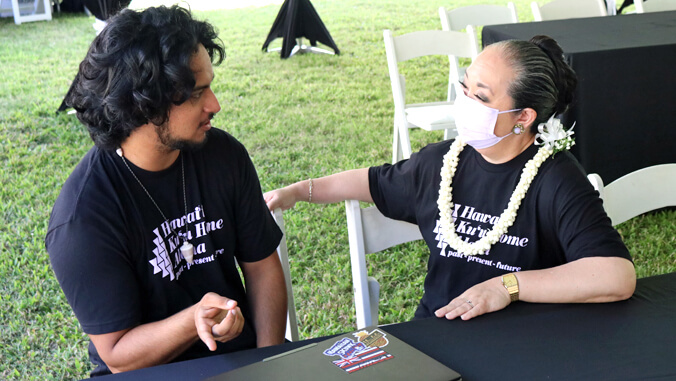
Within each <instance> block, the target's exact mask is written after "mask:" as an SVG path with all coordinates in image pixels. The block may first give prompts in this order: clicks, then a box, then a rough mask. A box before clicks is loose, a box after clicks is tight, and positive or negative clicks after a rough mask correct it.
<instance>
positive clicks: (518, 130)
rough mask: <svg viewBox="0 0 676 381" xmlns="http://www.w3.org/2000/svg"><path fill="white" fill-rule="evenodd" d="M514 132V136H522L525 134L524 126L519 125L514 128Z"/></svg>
mask: <svg viewBox="0 0 676 381" xmlns="http://www.w3.org/2000/svg"><path fill="white" fill-rule="evenodd" d="M512 132H513V133H514V135H521V133H522V132H523V124H521V123H517V124H516V125H515V126H514V127H513V128H512Z"/></svg>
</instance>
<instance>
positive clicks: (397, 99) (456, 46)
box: [383, 27, 479, 163]
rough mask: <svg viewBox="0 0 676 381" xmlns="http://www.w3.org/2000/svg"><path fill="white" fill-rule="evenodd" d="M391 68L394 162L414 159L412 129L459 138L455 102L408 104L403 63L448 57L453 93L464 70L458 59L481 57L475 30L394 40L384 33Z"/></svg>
mask: <svg viewBox="0 0 676 381" xmlns="http://www.w3.org/2000/svg"><path fill="white" fill-rule="evenodd" d="M383 36H384V39H385V53H386V55H387V67H388V69H389V73H390V82H391V84H392V96H393V98H394V131H393V135H394V136H393V142H392V151H393V152H392V162H393V163H394V162H397V161H399V160H401V159H408V158H409V157H411V141H410V138H409V131H408V130H409V128H422V129H424V130H427V131H435V130H444V139H450V138H451V137H454V136H456V135H457V134H456V133H455V131H453V130H454V129H455V120H454V118H453V115H452V105H453V99H448V98H447V99H446V100H445V101H439V102H430V103H419V104H406V80H405V79H404V77H403V76H402V75H401V74H399V65H398V63H399V62H403V61H408V60H410V59H413V58H418V57H423V56H431V55H444V56H448V58H449V62H450V67H451V69H450V73H449V92H448V94H452V93H453V92H452V91H451V87H452V86H453V84H454V83H455V82H457V81H458V80H459V73H460V70H459V68H458V65H457V57H464V58H471V59H474V58H475V57H476V56H477V55H478V54H479V52H478V49H477V46H478V45H477V43H476V37H475V36H476V34H475V32H474V28H472V27H470V28H468V30H467V32H466V33H462V32H454V31H442V30H426V31H419V32H413V33H408V34H404V35H401V36H397V37H394V36H393V35H392V32H391V31H389V30H385V31H384V32H383Z"/></svg>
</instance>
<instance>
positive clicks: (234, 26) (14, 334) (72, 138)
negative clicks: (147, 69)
mask: <svg viewBox="0 0 676 381" xmlns="http://www.w3.org/2000/svg"><path fill="white" fill-rule="evenodd" d="M488 2H489V1H486V3H488ZM470 3H471V2H470V1H468V0H467V1H455V2H452V3H449V2H447V1H441V0H419V1H402V0H397V1H394V0H371V1H368V2H364V1H357V0H340V1H338V0H315V1H313V4H314V6H315V8H316V9H317V11H318V13H319V14H320V15H321V17H322V19H323V20H324V22H325V24H326V25H327V28H328V29H329V30H330V32H331V35H332V37H333V39H334V40H335V41H336V43H337V45H338V47H339V48H340V49H341V52H342V54H341V55H340V56H323V55H301V56H296V57H293V58H291V59H288V60H280V58H279V56H278V55H277V54H266V53H263V52H262V51H261V45H262V44H263V41H264V40H265V37H266V36H267V33H268V31H269V28H270V26H271V25H272V22H273V20H274V18H275V16H276V14H277V11H278V9H279V6H278V5H274V6H267V7H260V8H253V7H252V8H244V9H236V10H223V11H210V12H195V13H196V14H197V15H198V16H199V17H200V18H206V19H208V20H210V21H211V22H212V23H213V24H215V25H216V26H217V28H218V30H219V32H220V36H221V37H222V39H223V41H224V42H225V45H226V51H227V55H228V58H227V59H226V60H225V62H224V63H223V64H222V65H221V66H220V67H218V68H216V75H217V79H216V83H215V86H214V88H215V92H216V94H217V96H218V97H219V100H220V101H221V106H222V107H223V111H222V112H221V113H219V114H218V115H217V117H216V118H215V120H214V124H215V125H216V126H220V127H221V128H224V129H226V130H228V131H229V132H231V133H232V134H233V135H235V136H236V137H237V138H238V139H240V140H241V141H242V142H243V143H244V144H245V145H246V146H247V147H248V149H249V150H250V153H251V156H252V158H253V160H254V163H255V164H256V167H257V169H258V174H259V177H260V179H261V184H262V186H263V189H264V190H271V189H274V188H278V187H281V186H284V185H287V184H290V183H292V182H294V181H297V180H299V179H304V178H308V177H319V176H323V175H327V174H330V173H333V172H335V171H338V170H344V169H353V168H359V167H365V166H370V165H378V164H382V163H385V162H388V161H389V160H390V158H391V141H392V131H391V128H392V127H391V126H392V100H391V93H390V83H389V78H388V74H387V66H386V60H385V52H384V47H383V43H382V30H383V29H386V28H389V29H392V30H393V31H394V32H395V34H401V33H407V32H412V31H415V30H422V29H438V28H439V20H438V15H437V9H438V7H439V6H442V5H443V6H447V7H451V6H462V5H468V4H470ZM495 3H497V4H502V3H503V2H502V1H495ZM528 4H529V1H526V0H519V1H517V7H518V10H519V15H520V19H521V20H522V21H526V20H528V19H529V18H531V16H530V10H529V8H528ZM92 22H93V19H92V18H87V17H85V16H83V15H82V16H80V15H65V14H62V15H57V16H56V17H55V18H54V20H52V21H51V22H35V23H27V24H23V25H19V26H16V25H14V24H13V22H12V20H11V19H9V18H4V19H0V81H1V86H0V143H1V144H0V163H2V164H1V165H0V180H1V183H2V188H1V189H0V198H1V200H2V201H1V202H0V215H1V216H2V221H1V223H0V279H1V280H2V282H1V283H2V285H1V286H0V300H1V301H2V304H1V307H2V308H0V379H36V380H43V379H78V378H83V377H86V376H87V374H88V371H89V368H90V364H89V361H88V359H87V353H86V343H87V341H88V340H87V337H86V335H84V334H83V333H82V331H81V330H80V328H79V325H78V323H77V320H76V319H75V318H74V316H73V314H72V312H71V310H70V308H69V306H68V304H67V303H66V301H65V298H64V296H63V294H62V292H61V290H60V288H59V285H58V284H57V282H56V280H55V278H54V275H53V273H52V270H51V268H50V265H49V259H48V256H47V253H46V252H45V249H44V244H43V239H44V235H45V233H46V227H47V221H48V218H49V213H50V210H51V206H52V204H53V203H54V200H55V199H56V197H57V195H58V192H59V190H60V188H61V185H62V184H63V182H64V181H65V179H66V178H67V176H68V175H69V173H70V172H71V171H72V169H73V168H74V166H75V165H76V164H77V162H78V161H79V160H80V158H81V157H82V156H83V155H84V153H85V152H86V151H87V150H88V149H89V148H90V147H91V145H92V143H91V140H90V139H89V137H88V135H87V133H86V131H85V129H84V128H83V127H82V126H81V125H80V124H79V122H78V121H77V119H76V118H75V117H74V116H72V115H63V114H61V115H55V114H54V110H55V109H56V108H57V107H58V106H59V104H60V102H61V99H62V97H63V95H64V94H65V92H66V91H67V90H68V86H69V84H70V81H71V80H72V78H73V76H74V75H75V73H76V70H77V65H78V63H79V61H80V60H81V59H82V58H83V57H84V55H85V53H86V50H87V47H88V45H89V43H90V41H91V40H92V39H93V37H94V31H93V29H92V28H91V23H92ZM273 45H275V46H279V45H281V41H280V40H277V41H275V42H274V43H273ZM446 64H447V63H446V62H444V60H428V61H425V62H424V63H423V64H413V65H408V66H406V67H403V68H402V70H403V71H405V73H406V74H407V77H408V79H409V83H410V84H412V83H419V84H420V85H419V86H416V87H414V86H412V85H411V86H410V89H408V90H409V95H410V96H411V97H412V98H413V100H416V101H422V100H427V99H429V98H434V97H443V96H444V94H445V81H446V77H445V75H444V71H445V70H447V69H446ZM440 139H441V134H440V133H427V132H421V131H413V132H412V140H413V146H414V149H418V148H421V147H422V146H424V145H425V144H427V143H429V142H433V141H437V140H440ZM285 220H286V224H287V231H288V244H289V250H290V253H291V267H292V276H293V279H294V287H295V290H294V292H295V298H296V302H297V309H298V314H299V323H300V330H301V336H302V337H303V338H308V337H315V336H320V335H327V334H334V333H338V332H342V331H347V330H351V329H353V328H354V327H355V318H354V307H353V302H352V292H351V281H350V268H349V255H348V244H347V232H346V228H345V227H346V222H345V217H344V208H343V205H342V204H336V205H325V206H314V205H313V206H308V205H307V204H302V205H299V206H298V207H297V208H295V209H293V210H291V211H288V212H287V213H286V214H285ZM675 222H676V213H675V212H673V211H669V212H661V213H657V214H653V215H648V216H644V217H640V218H636V219H634V220H631V221H630V222H628V223H625V224H623V225H621V226H620V227H619V230H620V232H621V233H622V235H623V237H624V239H625V241H626V243H627V245H628V246H629V247H630V249H631V251H632V253H633V254H634V256H635V258H636V265H637V270H638V274H639V276H641V277H643V276H649V275H654V274H660V273H666V272H672V271H675V270H676V258H675V254H674V253H675V252H676V241H675V238H674V237H676V228H675V227H674V223H675ZM426 257H427V254H426V249H425V247H424V246H423V245H422V244H420V243H413V244H407V245H403V246H401V247H399V248H396V249H394V250H391V251H388V252H386V253H382V254H378V255H374V256H372V258H370V260H369V266H370V267H371V268H372V272H373V273H374V274H376V276H377V277H378V278H379V280H380V281H381V284H383V285H385V287H383V289H382V290H381V292H382V297H381V301H382V302H381V310H380V316H381V317H380V322H381V323H390V322H398V321H404V320H408V319H410V318H411V317H412V315H413V311H414V309H415V306H416V304H417V301H418V298H419V297H420V296H421V292H422V279H423V275H424V271H425V268H426V260H427V258H426Z"/></svg>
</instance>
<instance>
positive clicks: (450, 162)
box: [437, 138, 553, 255]
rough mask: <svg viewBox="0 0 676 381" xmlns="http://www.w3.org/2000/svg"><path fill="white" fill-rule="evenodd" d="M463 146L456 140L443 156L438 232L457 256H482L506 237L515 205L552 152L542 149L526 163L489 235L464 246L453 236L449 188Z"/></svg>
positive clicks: (546, 147)
mask: <svg viewBox="0 0 676 381" xmlns="http://www.w3.org/2000/svg"><path fill="white" fill-rule="evenodd" d="M466 144H467V143H465V142H463V141H462V140H460V138H456V139H455V141H454V142H453V144H451V148H450V149H449V150H448V153H446V155H444V164H443V166H442V167H441V184H440V187H439V199H438V200H437V205H438V206H439V218H440V225H441V232H442V234H443V236H444V239H445V240H446V243H448V244H449V245H450V246H451V247H452V248H453V249H455V250H457V251H458V253H462V254H465V255H477V254H486V252H487V251H488V250H489V249H490V248H491V246H493V244H495V243H496V242H498V240H499V239H500V237H502V235H503V234H505V233H507V229H509V228H510V227H511V226H512V224H514V220H515V219H516V212H517V211H518V210H519V205H521V201H522V200H523V198H524V197H525V196H526V192H527V191H528V188H530V184H531V182H533V179H534V178H535V175H537V173H538V169H539V168H540V165H542V163H543V162H544V161H545V160H547V158H548V157H549V156H550V155H551V154H552V152H553V151H552V150H551V149H550V148H549V147H548V146H542V147H540V149H539V150H538V152H537V154H535V156H534V157H533V158H532V159H530V160H529V161H528V162H527V163H526V165H525V166H524V168H523V171H522V172H521V178H520V179H519V183H518V184H517V186H516V189H514V193H512V197H510V199H509V204H508V205H507V209H505V210H504V211H503V212H502V214H501V215H500V218H499V219H498V222H497V223H496V224H495V225H494V226H493V229H492V230H491V231H489V232H488V233H487V234H486V235H485V236H483V237H482V238H481V239H479V240H478V241H476V242H473V243H468V242H465V241H463V240H462V239H461V238H460V237H458V235H457V234H456V233H455V225H454V224H453V218H452V214H453V201H452V199H453V196H452V191H453V188H452V187H451V184H452V182H453V175H454V174H455V170H456V168H457V167H458V161H459V156H460V152H462V150H463V149H464V148H465V145H466Z"/></svg>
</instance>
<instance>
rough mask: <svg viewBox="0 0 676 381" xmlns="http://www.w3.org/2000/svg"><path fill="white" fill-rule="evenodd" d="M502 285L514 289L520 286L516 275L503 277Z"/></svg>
mask: <svg viewBox="0 0 676 381" xmlns="http://www.w3.org/2000/svg"><path fill="white" fill-rule="evenodd" d="M502 284H504V285H505V287H513V286H516V285H518V283H517V281H516V277H515V276H514V274H508V275H505V276H503V277H502Z"/></svg>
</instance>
